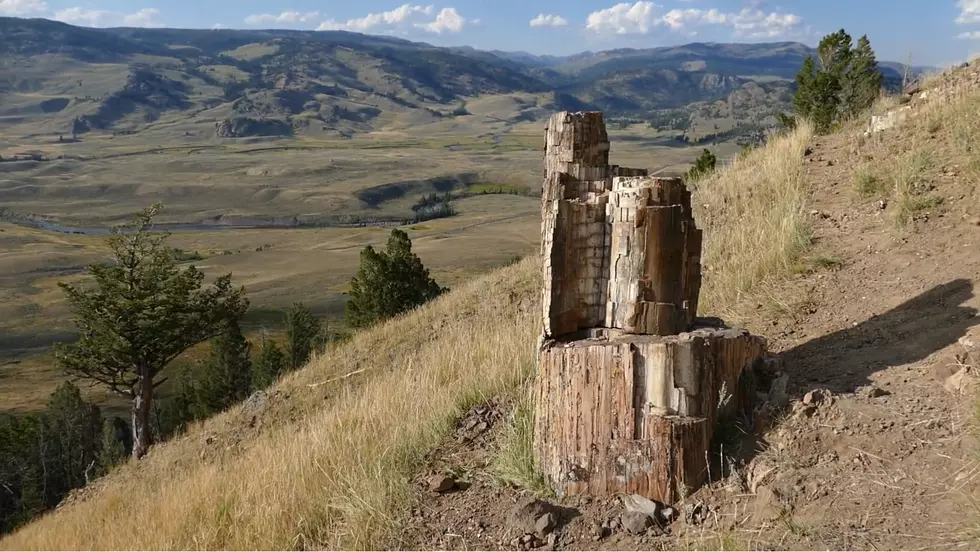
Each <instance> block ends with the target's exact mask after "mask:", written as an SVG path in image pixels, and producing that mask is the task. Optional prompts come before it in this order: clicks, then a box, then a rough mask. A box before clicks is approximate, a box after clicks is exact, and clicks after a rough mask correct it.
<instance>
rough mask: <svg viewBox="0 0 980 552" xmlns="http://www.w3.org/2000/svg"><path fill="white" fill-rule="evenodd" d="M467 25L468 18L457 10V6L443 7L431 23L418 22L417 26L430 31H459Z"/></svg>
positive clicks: (437, 32) (438, 32) (439, 32)
mask: <svg viewBox="0 0 980 552" xmlns="http://www.w3.org/2000/svg"><path fill="white" fill-rule="evenodd" d="M465 25H466V18H465V17H463V16H462V15H460V14H459V12H458V11H456V8H442V10H440V11H439V15H437V16H436V18H435V20H434V21H432V22H430V23H416V24H415V26H416V27H419V28H421V29H425V30H427V31H429V32H430V33H436V34H442V33H444V32H445V33H458V32H460V31H462V30H463V27H464V26H465Z"/></svg>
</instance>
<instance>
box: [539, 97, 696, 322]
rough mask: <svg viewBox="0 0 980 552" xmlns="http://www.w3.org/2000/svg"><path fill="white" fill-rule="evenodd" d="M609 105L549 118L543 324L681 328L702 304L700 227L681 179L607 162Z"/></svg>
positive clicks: (545, 185)
mask: <svg viewBox="0 0 980 552" xmlns="http://www.w3.org/2000/svg"><path fill="white" fill-rule="evenodd" d="M608 161H609V140H608V136H607V134H606V128H605V123H604V122H603V118H602V113H599V112H581V113H568V112H561V113H557V114H555V115H553V116H552V117H551V119H550V120H549V121H548V127H547V129H546V135H545V163H544V165H545V179H544V185H543V190H542V218H543V224H542V237H541V238H542V239H541V248H542V257H543V259H544V281H545V289H544V301H543V303H544V333H545V338H555V337H561V336H564V335H568V334H572V333H575V332H577V331H579V330H584V329H591V328H610V329H617V330H621V331H624V332H627V333H636V334H653V335H673V334H678V333H681V332H683V331H686V330H687V329H688V328H689V327H690V326H691V324H692V323H693V322H694V317H695V315H696V313H697V303H698V294H699V291H700V287H701V265H700V256H701V231H700V230H699V229H698V228H697V227H696V225H695V223H694V219H693V216H692V214H691V194H690V192H689V191H688V190H687V189H686V188H685V186H684V183H683V181H682V180H681V179H680V178H655V177H650V176H647V171H646V170H645V169H627V168H621V167H618V166H616V165H609V164H608Z"/></svg>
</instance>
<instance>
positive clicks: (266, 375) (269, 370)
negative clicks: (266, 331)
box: [252, 339, 287, 389]
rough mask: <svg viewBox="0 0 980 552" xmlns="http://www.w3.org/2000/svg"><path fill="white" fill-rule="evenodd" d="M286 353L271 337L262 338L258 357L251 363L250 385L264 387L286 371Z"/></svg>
mask: <svg viewBox="0 0 980 552" xmlns="http://www.w3.org/2000/svg"><path fill="white" fill-rule="evenodd" d="M286 366H287V364H286V355H285V354H284V353H283V352H282V350H280V349H279V347H278V346H277V345H276V343H275V342H274V341H272V340H271V339H263V340H262V349H261V350H260V351H259V358H258V359H257V360H256V361H255V362H254V363H253V364H252V387H254V388H255V389H265V388H266V387H269V386H270V385H272V383H273V382H274V381H276V379H278V378H279V376H281V375H282V374H283V373H284V372H285V371H286Z"/></svg>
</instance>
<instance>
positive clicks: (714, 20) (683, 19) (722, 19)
mask: <svg viewBox="0 0 980 552" xmlns="http://www.w3.org/2000/svg"><path fill="white" fill-rule="evenodd" d="M661 19H662V20H663V22H664V24H665V25H667V26H668V27H670V28H671V29H682V28H684V27H687V26H690V25H698V24H708V25H720V24H724V23H727V22H728V21H729V19H730V16H729V15H727V14H724V13H721V12H720V11H718V10H716V9H714V8H712V9H710V10H699V9H694V8H689V9H686V10H670V11H669V12H667V13H666V14H664V16H663V17H662V18H661Z"/></svg>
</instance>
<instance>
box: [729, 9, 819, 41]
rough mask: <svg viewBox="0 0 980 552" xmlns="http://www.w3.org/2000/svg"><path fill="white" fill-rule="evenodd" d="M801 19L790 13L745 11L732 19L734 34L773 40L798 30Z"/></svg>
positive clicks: (801, 23)
mask: <svg viewBox="0 0 980 552" xmlns="http://www.w3.org/2000/svg"><path fill="white" fill-rule="evenodd" d="M802 25H803V18H802V17H800V16H798V15H796V14H792V13H778V12H770V13H766V12H764V11H762V10H750V9H745V10H742V11H741V12H739V13H738V15H736V16H734V17H733V18H732V26H734V27H735V34H736V35H740V36H748V37H751V38H775V37H777V36H785V35H787V34H789V33H791V32H793V31H796V30H799V29H800V27H801V26H802Z"/></svg>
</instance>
